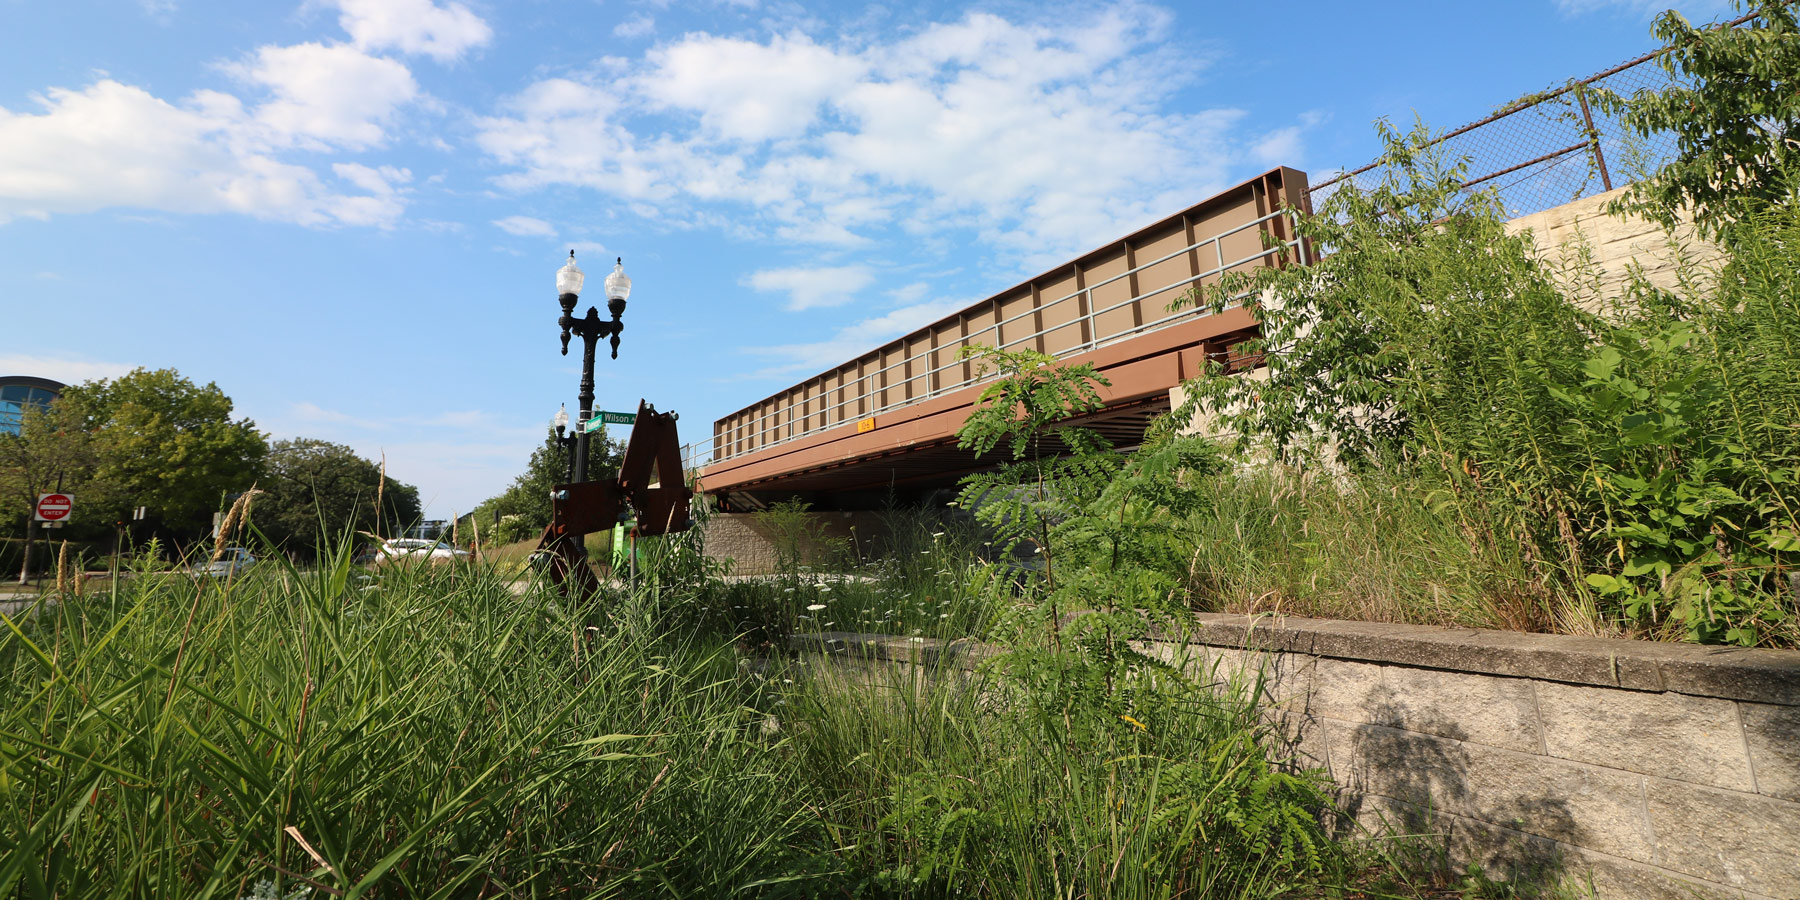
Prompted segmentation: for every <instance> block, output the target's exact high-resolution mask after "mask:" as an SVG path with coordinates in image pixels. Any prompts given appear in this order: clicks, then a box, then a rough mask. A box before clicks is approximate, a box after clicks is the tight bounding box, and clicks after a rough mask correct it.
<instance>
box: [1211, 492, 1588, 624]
mask: <svg viewBox="0 0 1800 900" xmlns="http://www.w3.org/2000/svg"><path fill="white" fill-rule="evenodd" d="M1204 489H1205V490H1206V492H1207V494H1208V496H1209V498H1210V500H1211V503H1210V506H1209V511H1208V512H1206V513H1203V514H1201V515H1197V516H1194V517H1192V519H1191V520H1190V524H1191V526H1192V529H1193V530H1192V535H1193V539H1194V546H1193V555H1192V558H1191V564H1190V566H1189V572H1188V580H1189V584H1190V588H1191V590H1192V591H1193V593H1194V595H1195V596H1196V597H1197V598H1199V601H1198V602H1199V603H1200V604H1201V605H1203V606H1204V607H1207V608H1210V609H1215V610H1219V611H1230V612H1265V611H1268V612H1281V613H1288V614H1291V615H1306V616H1319V617H1323V618H1337V619H1353V620H1358V621H1366V622H1407V623H1414V624H1433V625H1459V626H1468V627H1476V628H1502V629H1512V630H1523V631H1534V630H1544V629H1545V628H1546V627H1547V623H1549V622H1552V621H1555V620H1556V619H1557V617H1558V615H1559V608H1558V607H1557V605H1556V604H1557V603H1558V602H1560V601H1557V600H1554V599H1552V598H1551V597H1550V596H1548V593H1547V591H1546V589H1545V586H1544V585H1543V584H1542V583H1541V582H1540V581H1538V580H1537V579H1536V578H1534V574H1533V572H1532V570H1531V567H1530V565H1529V563H1528V561H1527V560H1526V558H1525V552H1524V550H1523V548H1521V547H1520V546H1519V545H1517V544H1512V543H1505V542H1501V543H1496V544H1488V543H1486V542H1483V541H1481V540H1480V539H1479V534H1480V530H1479V529H1474V528H1470V527H1467V525H1466V524H1465V523H1462V522H1460V521H1459V520H1458V518H1457V516H1456V515H1455V513H1454V510H1453V509H1452V508H1451V507H1450V506H1448V505H1446V502H1445V501H1446V500H1447V498H1445V497H1443V496H1442V495H1435V494H1433V493H1431V492H1430V491H1429V490H1428V489H1427V488H1426V487H1425V486H1424V485H1422V484H1421V482H1420V481H1419V480H1418V479H1417V478H1414V477H1412V476H1411V475H1410V474H1409V473H1406V472H1404V471H1401V472H1395V471H1392V470H1386V469H1379V468H1377V469H1370V470H1366V471H1363V472H1360V473H1357V474H1354V475H1352V474H1349V473H1341V472H1340V473H1330V472H1324V473H1321V472H1318V471H1307V470H1302V469H1297V468H1293V467H1290V466H1286V465H1283V464H1281V463H1278V462H1273V461H1268V462H1265V463H1264V464H1262V465H1257V466H1253V467H1245V468H1243V469H1241V470H1239V471H1235V472H1231V473H1227V474H1224V475H1221V476H1218V477H1216V478H1214V479H1212V480H1210V481H1208V482H1207V483H1206V484H1205V488H1204ZM1562 620H1563V624H1564V625H1565V630H1581V629H1583V622H1584V621H1587V620H1585V619H1583V617H1581V616H1579V615H1564V616H1562ZM1588 627H1592V626H1588Z"/></svg>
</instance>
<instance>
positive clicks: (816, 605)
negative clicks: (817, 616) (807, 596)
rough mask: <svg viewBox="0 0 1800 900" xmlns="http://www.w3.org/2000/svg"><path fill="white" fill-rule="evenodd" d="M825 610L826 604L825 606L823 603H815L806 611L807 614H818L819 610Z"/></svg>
mask: <svg viewBox="0 0 1800 900" xmlns="http://www.w3.org/2000/svg"><path fill="white" fill-rule="evenodd" d="M824 608H825V604H823V603H814V604H812V605H810V606H808V607H806V611H807V612H818V611H819V610H821V609H824Z"/></svg>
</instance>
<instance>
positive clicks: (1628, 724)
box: [1195, 615, 1800, 900]
mask: <svg viewBox="0 0 1800 900" xmlns="http://www.w3.org/2000/svg"><path fill="white" fill-rule="evenodd" d="M1195 642H1197V643H1199V644H1200V645H1201V648H1202V649H1201V655H1202V656H1203V658H1204V659H1205V660H1206V661H1207V662H1208V664H1214V663H1216V664H1217V665H1218V667H1219V670H1220V671H1221V673H1229V672H1232V671H1237V670H1243V669H1246V668H1249V667H1256V668H1257V669H1259V670H1261V671H1263V672H1264V673H1266V677H1267V678H1268V679H1269V682H1268V687H1269V697H1270V701H1271V704H1272V705H1271V707H1270V715H1271V717H1272V718H1273V720H1274V721H1275V722H1276V723H1277V724H1278V725H1279V731H1280V732H1281V734H1282V735H1283V737H1284V738H1285V739H1286V740H1287V741H1288V742H1289V749H1290V751H1291V752H1292V753H1293V754H1294V757H1295V759H1296V761H1297V762H1299V763H1300V764H1302V765H1305V766H1308V767H1319V768H1323V769H1326V770H1328V771H1329V772H1330V773H1331V776H1332V778H1333V780H1334V781H1335V782H1336V783H1337V785H1338V787H1339V789H1340V791H1341V792H1342V795H1343V801H1344V805H1345V809H1346V811H1347V812H1349V813H1350V814H1351V815H1353V816H1355V817H1356V819H1357V821H1359V822H1360V823H1361V824H1363V825H1365V826H1367V827H1369V828H1372V829H1376V830H1383V829H1386V830H1390V831H1391V830H1398V831H1404V832H1409V833H1416V834H1430V835H1433V839H1434V840H1437V841H1441V842H1442V846H1443V849H1445V850H1446V851H1447V852H1448V855H1449V857H1450V858H1451V859H1452V860H1454V861H1457V862H1459V863H1461V862H1467V861H1475V862H1479V863H1481V864H1482V865H1484V866H1485V867H1486V868H1487V869H1488V870H1489V872H1490V873H1491V874H1499V875H1506V876H1510V877H1514V878H1522V879H1525V880H1527V881H1537V882H1540V883H1557V882H1564V881H1566V882H1571V883H1575V884H1581V885H1589V884H1591V886H1592V887H1593V888H1594V890H1595V892H1596V893H1597V895H1598V896H1600V897H1604V898H1671V900H1673V898H1693V897H1737V898H1758V900H1760V898H1783V900H1793V898H1800V780H1797V779H1800V652H1793V651H1774V650H1742V649H1729V648H1720V647H1700V646H1693V645H1674V644H1653V643H1645V642H1637V641H1624V640H1609V639H1600V638H1581V637H1571V636H1566V635H1535V634H1517V633H1511V632H1496V631H1480V630H1474V629H1453V628H1438V627H1431V626H1414V625H1390V624H1380V623H1366V622H1336V621H1327V620H1318V619H1304V618H1299V617H1285V618H1263V619H1260V620H1253V619H1250V618H1247V617H1244V616H1235V615H1203V616H1201V617H1200V629H1199V636H1198V638H1197V639H1196V641H1195Z"/></svg>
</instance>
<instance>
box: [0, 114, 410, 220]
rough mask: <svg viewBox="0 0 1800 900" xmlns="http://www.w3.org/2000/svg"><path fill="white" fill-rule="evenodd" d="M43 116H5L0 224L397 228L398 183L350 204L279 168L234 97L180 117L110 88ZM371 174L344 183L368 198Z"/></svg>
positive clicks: (299, 171)
mask: <svg viewBox="0 0 1800 900" xmlns="http://www.w3.org/2000/svg"><path fill="white" fill-rule="evenodd" d="M38 104H39V106H40V107H42V112H39V113H36V114H32V113H28V112H14V111H11V110H7V109H4V108H0V223H4V222H6V221H7V220H9V219H12V218H16V217H19V216H28V217H36V218H43V217H47V216H50V215H53V214H64V213H83V212H92V211H95V210H99V209H107V208H117V207H133V208H139V209H155V210H164V211H170V212H187V213H219V212H233V213H242V214H247V215H252V216H256V217H258V218H265V219H274V220H279V221H287V222H295V223H299V224H302V225H315V226H317V225H333V224H358V225H360V224H384V223H388V222H391V221H392V220H393V217H395V216H397V215H398V214H399V210H400V208H401V204H402V201H401V200H400V198H399V195H398V192H397V190H395V189H393V188H392V187H391V185H392V182H393V181H394V178H393V177H392V176H382V179H383V181H384V183H385V184H386V185H387V187H385V188H384V189H382V190H377V191H373V192H371V193H369V194H362V195H358V194H351V193H344V192H340V191H338V190H336V189H334V188H332V187H330V186H328V185H327V183H326V181H325V180H324V179H322V178H321V177H320V176H319V174H318V173H317V172H315V171H313V170H312V169H310V168H308V167H306V166H300V165H294V164H292V163H288V162H284V161H282V160H281V159H279V158H277V157H276V156H275V155H274V153H273V152H272V150H271V146H270V144H271V140H270V137H269V134H270V129H269V126H268V125H266V124H265V123H263V122H261V121H259V120H258V119H257V118H255V117H254V116H253V115H251V114H250V113H247V112H246V111H245V110H244V108H243V104H242V103H241V101H239V100H238V99H237V98H236V97H233V96H230V95H228V94H222V93H219V92H216V91H200V92H197V93H195V94H193V95H192V96H190V97H189V98H188V99H187V100H186V101H184V102H183V103H182V104H180V105H176V104H172V103H169V102H168V101H166V100H163V99H161V98H158V97H155V96H152V95H151V94H150V93H149V92H148V91H145V90H144V89H142V88H139V87H135V86H132V85H126V84H121V83H119V82H117V81H113V80H110V79H107V80H102V81H99V82H97V83H95V84H93V85H90V86H89V87H87V88H86V89H85V90H79V91H77V90H69V89H65V88H52V89H50V90H49V91H47V92H46V94H45V95H44V96H41V97H39V98H38ZM327 118H328V119H332V121H333V122H335V123H337V124H342V123H343V121H345V120H342V119H333V118H332V117H327ZM334 127H335V126H334ZM364 169H366V167H360V166H359V167H353V168H347V169H341V170H339V171H338V173H337V174H338V175H339V177H340V178H344V179H346V180H348V181H349V182H350V183H351V184H352V185H361V186H365V187H366V186H367V185H372V184H374V180H373V178H371V177H370V175H369V171H372V172H374V174H375V175H381V171H382V170H369V171H364ZM388 171H389V172H390V173H398V172H400V171H401V170H388Z"/></svg>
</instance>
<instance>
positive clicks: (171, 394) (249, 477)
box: [60, 368, 269, 535]
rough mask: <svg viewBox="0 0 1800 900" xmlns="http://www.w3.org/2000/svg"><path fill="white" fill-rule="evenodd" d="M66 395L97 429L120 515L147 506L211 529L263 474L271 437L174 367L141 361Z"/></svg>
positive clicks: (96, 443)
mask: <svg viewBox="0 0 1800 900" xmlns="http://www.w3.org/2000/svg"><path fill="white" fill-rule="evenodd" d="M60 402H61V403H64V404H67V405H68V408H69V410H70V413H71V414H72V415H74V416H77V417H78V420H79V422H80V423H81V427H82V428H83V430H85V431H88V432H90V433H91V434H92V435H93V438H92V440H93V447H94V453H95V472H94V475H95V479H96V480H97V481H99V482H103V483H105V484H106V485H108V486H109V489H110V490H109V492H108V493H109V498H108V502H109V504H110V505H112V506H113V507H115V508H113V509H111V510H110V512H111V513H112V514H113V515H114V516H115V517H116V516H117V515H118V514H119V513H122V512H123V511H124V510H125V509H126V508H128V507H131V506H146V507H149V508H150V511H151V514H152V515H153V516H155V517H156V518H157V519H158V520H159V521H161V522H162V523H163V524H164V526H165V527H168V528H170V529H173V530H174V531H176V532H178V533H186V534H189V535H193V534H200V533H204V532H205V531H206V529H207V528H208V526H209V524H210V515H211V513H213V512H215V511H217V510H218V509H219V508H220V504H221V501H222V500H223V498H224V497H225V495H227V494H229V493H233V492H238V491H244V490H248V489H249V488H250V487H251V486H252V485H253V484H255V482H256V479H257V477H258V476H259V475H260V474H262V465H263V458H264V457H265V456H266V455H267V454H268V452H269V446H268V443H267V442H266V441H265V440H264V439H263V435H262V433H261V432H259V431H257V430H256V423H254V422H252V421H250V420H249V419H236V420H234V419H232V417H231V412H232V405H231V398H230V397H227V396H225V393H224V392H223V391H221V390H219V388H218V386H217V385H215V384H212V383H210V382H209V383H207V384H206V385H204V386H201V385H196V384H195V383H194V382H193V381H191V380H189V379H187V378H184V377H182V376H181V374H180V373H178V372H176V371H175V370H174V369H156V370H150V369H142V368H140V369H134V370H132V371H131V373H130V374H127V375H123V376H121V377H119V378H116V379H112V380H106V379H101V380H98V381H90V382H86V383H83V384H79V385H75V386H74V387H70V388H68V389H67V390H65V391H64V392H63V395H62V399H61V401H60Z"/></svg>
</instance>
